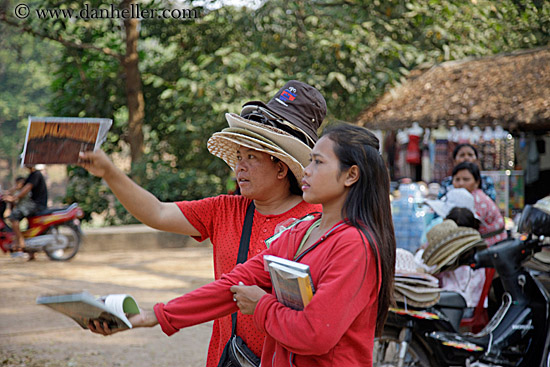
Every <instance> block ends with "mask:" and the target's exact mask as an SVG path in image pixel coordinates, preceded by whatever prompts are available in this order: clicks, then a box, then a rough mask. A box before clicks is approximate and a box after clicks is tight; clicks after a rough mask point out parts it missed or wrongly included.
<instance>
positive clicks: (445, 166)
mask: <svg viewBox="0 0 550 367" xmlns="http://www.w3.org/2000/svg"><path fill="white" fill-rule="evenodd" d="M450 157H452V154H449V141H448V140H447V139H437V140H436V141H435V159H434V161H433V162H434V169H433V177H432V179H433V180H434V181H436V182H441V180H443V179H444V178H445V177H447V176H449V171H450V170H452V167H453V162H452V158H450Z"/></svg>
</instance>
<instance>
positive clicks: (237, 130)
mask: <svg viewBox="0 0 550 367" xmlns="http://www.w3.org/2000/svg"><path fill="white" fill-rule="evenodd" d="M221 132H222V133H227V134H240V135H246V136H250V137H251V138H254V139H257V140H260V141H263V142H264V143H267V144H268V145H274V146H277V144H275V142H273V141H271V140H269V139H268V138H266V137H265V136H262V135H260V134H257V133H255V132H254V131H250V130H247V129H242V128H240V127H226V128H225V129H223V130H222V131H221ZM279 148H281V147H279Z"/></svg>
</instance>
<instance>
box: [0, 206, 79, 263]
mask: <svg viewBox="0 0 550 367" xmlns="http://www.w3.org/2000/svg"><path fill="white" fill-rule="evenodd" d="M0 200H1V198H0ZM83 216H84V212H83V211H82V209H81V208H80V207H79V206H78V204H76V203H73V204H71V205H69V206H67V207H63V208H49V209H46V210H44V211H41V212H39V213H37V214H36V215H35V216H32V217H28V218H27V220H28V227H27V229H26V230H24V231H22V233H23V236H24V237H25V251H27V252H39V251H44V252H45V253H46V255H47V256H48V257H49V258H50V259H51V260H55V261H66V260H70V259H72V258H73V257H74V256H75V255H76V253H77V252H78V249H79V247H80V243H81V241H82V230H81V229H80V218H82V217H83ZM14 239H15V234H14V232H13V230H12V229H11V228H10V227H9V226H8V224H7V223H6V222H5V220H4V218H3V217H0V248H1V249H2V251H3V252H4V253H8V252H11V246H12V242H13V240H14Z"/></svg>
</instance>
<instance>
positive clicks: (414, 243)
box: [392, 183, 431, 253]
mask: <svg viewBox="0 0 550 367" xmlns="http://www.w3.org/2000/svg"><path fill="white" fill-rule="evenodd" d="M398 190H399V196H398V197H397V198H396V199H394V200H393V201H392V217H393V226H394V230H395V241H396V243H397V247H399V248H403V249H405V250H408V251H410V252H412V253H414V252H416V250H417V249H418V247H419V246H420V238H421V237H422V232H423V231H424V228H425V227H426V223H428V222H429V220H430V218H428V216H430V215H431V211H430V210H429V208H427V207H426V206H423V205H421V203H422V202H423V200H424V196H423V194H422V191H421V189H420V186H419V185H418V184H416V183H402V184H400V185H399V188H398Z"/></svg>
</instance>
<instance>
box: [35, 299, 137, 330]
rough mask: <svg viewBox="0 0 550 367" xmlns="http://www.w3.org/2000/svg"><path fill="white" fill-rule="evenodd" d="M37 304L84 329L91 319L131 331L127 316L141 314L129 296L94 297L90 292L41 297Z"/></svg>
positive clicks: (114, 327) (134, 301) (111, 326)
mask: <svg viewBox="0 0 550 367" xmlns="http://www.w3.org/2000/svg"><path fill="white" fill-rule="evenodd" d="M36 303H37V304H39V305H44V306H48V307H50V308H51V309H53V310H55V311H57V312H60V313H62V314H65V315H67V316H69V317H70V318H71V319H73V320H74V321H76V322H77V323H78V325H80V326H81V327H82V328H83V329H87V328H88V323H89V321H90V320H91V319H98V320H101V321H107V323H108V324H109V327H110V328H113V329H125V328H130V329H131V328H132V324H131V323H130V321H128V318H127V316H126V314H138V313H139V307H138V305H137V302H136V300H135V299H134V298H133V297H132V296H129V295H127V294H109V295H108V296H104V297H94V296H92V295H91V294H90V293H88V292H80V293H68V294H58V295H48V296H39V297H38V298H37V299H36Z"/></svg>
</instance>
